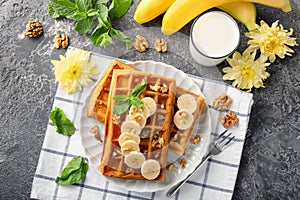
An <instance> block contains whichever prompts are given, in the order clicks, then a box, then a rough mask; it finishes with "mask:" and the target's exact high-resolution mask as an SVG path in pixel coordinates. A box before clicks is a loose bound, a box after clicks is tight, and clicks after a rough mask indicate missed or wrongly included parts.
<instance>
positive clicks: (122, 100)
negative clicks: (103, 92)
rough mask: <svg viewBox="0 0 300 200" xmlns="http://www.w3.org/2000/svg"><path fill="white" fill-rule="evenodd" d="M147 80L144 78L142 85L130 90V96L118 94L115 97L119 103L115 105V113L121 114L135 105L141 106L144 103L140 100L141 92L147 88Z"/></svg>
mask: <svg viewBox="0 0 300 200" xmlns="http://www.w3.org/2000/svg"><path fill="white" fill-rule="evenodd" d="M146 86H147V84H146V81H145V79H143V80H142V83H141V84H140V85H137V86H136V87H135V88H133V90H132V91H131V92H130V94H129V96H126V95H117V96H114V97H113V100H116V101H118V103H116V104H114V106H113V113H114V114H116V115H120V114H122V113H124V112H126V110H127V109H128V108H129V107H130V106H131V105H133V106H135V107H137V108H141V107H142V106H143V105H144V103H143V102H142V101H141V100H140V98H139V96H140V94H141V93H142V92H143V91H144V90H145V89H146Z"/></svg>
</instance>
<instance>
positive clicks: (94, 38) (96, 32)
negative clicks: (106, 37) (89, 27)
mask: <svg viewBox="0 0 300 200" xmlns="http://www.w3.org/2000/svg"><path fill="white" fill-rule="evenodd" d="M106 32H107V29H106V27H104V26H102V25H100V24H98V26H97V27H96V28H95V30H94V31H93V33H92V35H91V40H92V42H93V44H94V45H99V43H100V42H101V41H100V40H99V41H98V38H99V37H100V36H101V35H102V34H103V33H106ZM98 42H99V43H98Z"/></svg>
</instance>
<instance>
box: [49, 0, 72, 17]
mask: <svg viewBox="0 0 300 200" xmlns="http://www.w3.org/2000/svg"><path fill="white" fill-rule="evenodd" d="M49 11H50V12H49ZM48 12H49V14H50V16H51V17H52V18H58V17H60V16H65V17H66V18H68V19H70V18H69V16H72V15H73V14H74V13H76V12H77V8H76V7H75V3H74V2H72V1H69V0H50V1H49V3H48Z"/></svg>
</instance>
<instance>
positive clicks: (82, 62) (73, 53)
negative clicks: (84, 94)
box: [51, 49, 98, 94]
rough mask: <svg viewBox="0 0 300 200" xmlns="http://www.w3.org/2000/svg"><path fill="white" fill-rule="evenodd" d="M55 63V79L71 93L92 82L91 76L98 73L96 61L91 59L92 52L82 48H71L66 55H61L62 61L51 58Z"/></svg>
mask: <svg viewBox="0 0 300 200" xmlns="http://www.w3.org/2000/svg"><path fill="white" fill-rule="evenodd" d="M51 63H52V64H53V65H54V68H53V71H54V75H55V81H56V82H59V83H60V86H61V87H62V88H63V89H64V90H65V91H66V92H67V93H68V94H71V93H73V92H76V91H78V90H80V91H81V90H82V87H85V86H88V84H89V83H90V82H92V80H91V78H90V76H92V75H95V74H97V73H98V70H97V69H96V67H95V63H94V62H93V61H90V54H89V53H88V52H86V51H83V50H80V49H71V50H70V51H68V52H67V53H66V57H64V56H62V55H61V56H60V61H58V60H51Z"/></svg>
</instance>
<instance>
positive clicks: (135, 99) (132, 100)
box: [130, 97, 144, 108]
mask: <svg viewBox="0 0 300 200" xmlns="http://www.w3.org/2000/svg"><path fill="white" fill-rule="evenodd" d="M130 104H131V105H133V106H135V107H137V108H141V107H143V105H144V103H143V102H142V101H141V100H140V98H138V97H130Z"/></svg>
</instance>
